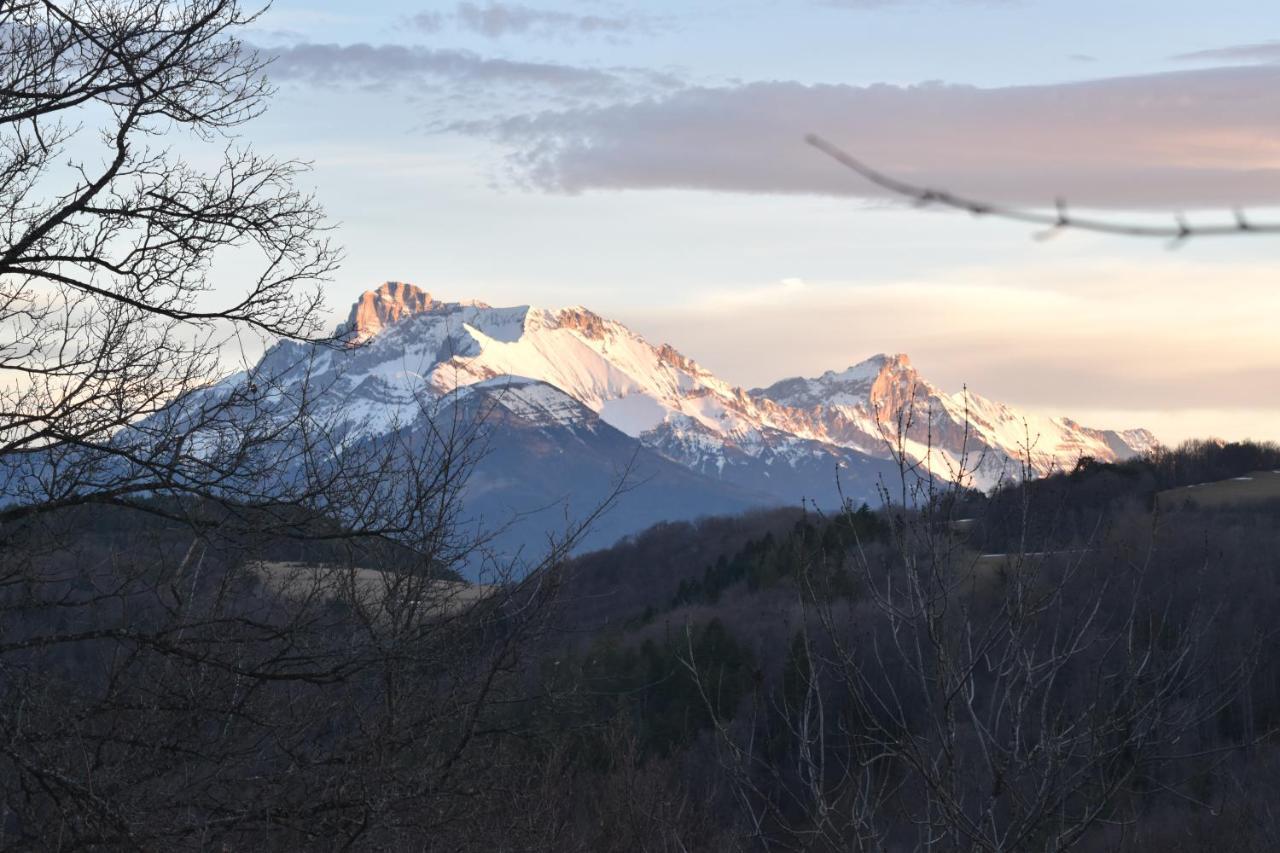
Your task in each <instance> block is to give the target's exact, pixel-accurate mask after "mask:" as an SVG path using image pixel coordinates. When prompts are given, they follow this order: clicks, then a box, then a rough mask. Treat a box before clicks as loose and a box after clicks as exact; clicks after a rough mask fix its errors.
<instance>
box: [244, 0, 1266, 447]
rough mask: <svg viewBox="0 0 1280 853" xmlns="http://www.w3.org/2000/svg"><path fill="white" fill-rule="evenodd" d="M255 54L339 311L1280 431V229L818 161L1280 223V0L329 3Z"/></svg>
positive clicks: (296, 14)
mask: <svg viewBox="0 0 1280 853" xmlns="http://www.w3.org/2000/svg"><path fill="white" fill-rule="evenodd" d="M246 38H247V39H248V40H250V41H252V42H254V43H256V44H259V45H262V46H264V47H265V48H269V49H270V50H271V51H272V52H276V53H279V54H280V59H279V60H278V61H277V65H276V66H275V70H274V72H273V76H274V77H275V79H276V80H277V82H278V85H279V87H280V91H279V93H278V96H277V97H276V99H275V102H274V104H273V106H272V109H271V111H270V112H269V113H268V114H267V115H266V116H265V117H263V118H262V119H260V120H259V121H258V122H257V123H256V124H255V125H253V126H252V127H251V128H250V129H249V130H248V133H249V134H250V135H251V136H252V137H253V138H254V139H255V141H256V142H257V144H258V145H259V146H260V147H262V148H265V149H268V150H270V151H272V152H275V153H280V154H285V155H290V156H297V157H302V158H305V159H309V160H312V161H314V163H315V171H314V173H313V174H312V176H311V177H312V179H313V181H314V183H315V187H316V189H317V191H318V193H319V194H320V196H321V198H322V200H323V201H324V203H325V205H326V207H327V208H328V210H329V211H330V213H331V215H332V216H333V218H334V219H335V220H336V221H338V222H339V223H340V228H339V230H338V232H337V237H338V239H339V240H340V241H341V242H342V243H343V244H344V245H345V246H346V248H347V255H348V259H347V262H346V264H345V266H344V268H343V270H342V272H341V273H340V275H339V277H338V280H337V281H336V282H335V283H334V285H333V286H332V288H331V290H330V303H331V305H332V306H333V309H334V313H335V316H336V315H337V314H340V313H342V312H343V311H344V310H345V307H346V305H348V304H349V303H350V302H351V301H352V300H353V299H354V298H355V296H356V294H357V293H358V292H359V291H361V290H363V289H366V288H367V287H370V286H373V285H374V284H376V283H377V282H379V281H382V280H385V279H390V278H398V279H404V280H409V281H414V282H417V283H419V284H421V285H423V286H425V287H427V288H428V289H430V290H431V291H432V292H433V293H436V294H437V295H438V296H440V297H442V298H479V299H484V300H486V301H489V302H492V303H495V304H518V303H536V304H569V303H581V304H585V305H587V306H588V307H592V308H594V309H596V310H598V311H600V312H602V313H606V314H609V315H611V316H614V317H616V318H618V319H620V320H622V321H624V322H627V323H629V324H631V325H633V326H634V327H636V328H637V329H638V330H640V331H641V332H642V333H644V334H646V335H647V336H649V337H651V338H654V339H660V340H669V341H670V342H671V343H673V344H675V345H676V346H677V347H678V348H680V349H681V350H683V351H684V352H686V353H687V354H688V355H690V356H692V357H694V358H695V359H697V360H699V361H701V362H702V363H704V364H706V365H707V366H708V367H710V368H711V369H713V370H715V371H717V372H718V373H720V374H722V375H724V376H725V377H726V378H728V379H730V380H732V381H735V382H739V383H742V384H745V385H749V386H750V385H762V384H767V383H770V382H773V381H775V380H777V379H779V378H781V377H782V376H784V375H790V374H795V373H818V372H821V371H822V370H825V369H828V368H839V367H843V366H845V365H847V364H849V363H852V362H854V361H858V360H860V359H862V358H863V357H865V356H868V355H870V354H872V353H875V352H878V351H882V350H892V351H905V352H908V353H910V354H911V355H912V357H913V359H914V361H915V362H916V363H917V365H918V366H919V367H920V368H921V370H922V372H923V373H924V374H925V375H926V376H929V377H931V378H933V379H935V381H938V382H940V383H941V384H943V385H945V386H947V387H949V388H951V389H953V390H954V389H957V388H958V387H959V385H960V384H962V383H967V384H968V385H969V386H970V387H972V388H974V389H975V390H977V391H979V392H981V393H985V394H987V395H988V396H992V397H996V398H999V399H1004V400H1006V401H1008V402H1011V403H1015V404H1020V405H1024V406H1027V407H1029V408H1033V409H1036V410H1038V411H1045V412H1048V413H1052V414H1069V415H1071V416H1073V417H1076V418H1078V419H1079V420H1081V421H1084V422H1086V423H1092V424H1093V425H1097V426H1106V427H1126V426H1138V425H1142V426H1149V427H1151V428H1152V429H1155V430H1156V431H1157V434H1159V435H1160V436H1161V437H1163V438H1166V439H1167V440H1177V439H1180V438H1182V437H1185V436H1188V435H1193V434H1208V433H1213V434H1217V435H1223V436H1227V437H1242V436H1246V435H1252V436H1255V437H1266V438H1280V319H1278V318H1280V296H1277V293H1280V287H1276V286H1275V285H1276V284H1278V283H1280V281H1277V279H1280V240H1274V239H1273V240H1267V239H1262V238H1258V239H1253V240H1239V239H1229V240H1221V241H1219V242H1210V241H1207V240H1206V241H1203V242H1194V241H1193V242H1192V243H1190V244H1189V245H1186V246H1183V247H1182V248H1180V249H1179V250H1177V251H1176V252H1170V251H1167V250H1166V249H1165V248H1163V247H1162V246H1161V245H1160V244H1158V243H1140V242H1130V241H1125V240H1117V239H1107V238H1100V237H1094V236H1089V235H1082V234H1075V235H1065V236H1063V237H1061V238H1059V239H1057V240H1054V241H1050V242H1048V243H1042V242H1036V241H1033V240H1031V239H1030V237H1029V233H1028V230H1027V229H1026V228H1023V227H1019V226H1012V225H1007V224H1001V223H995V222H975V221H970V220H969V219H968V218H967V217H963V216H958V215H946V214H941V213H931V212H921V211H917V210H912V209H904V208H901V207H900V206H899V205H897V204H895V203H893V202H890V201H888V200H886V199H883V198H879V197H876V196H875V195H874V194H873V193H870V192H869V188H867V187H865V186H863V185H861V184H858V183H857V182H856V181H855V180H854V179H853V178H852V177H851V176H849V175H847V174H845V173H842V172H841V170H840V169H839V168H838V167H836V166H835V165H833V164H831V163H829V162H826V161H824V160H823V159H822V157H821V155H819V154H817V153H816V152H813V151H812V150H810V149H808V148H806V147H805V146H804V145H803V143H802V142H801V137H802V136H803V135H804V134H805V133H806V132H809V131H818V132H822V133H824V134H826V135H828V136H830V137H831V138H832V139H833V140H835V141H837V142H838V143H840V144H843V145H846V146H848V147H850V148H851V149H852V150H855V151H856V152H858V153H860V154H862V155H863V156H865V157H867V158H868V159H871V160H873V161H874V162H876V163H878V164H881V165H884V166H886V167H888V168H890V169H892V170H894V171H896V172H899V173H907V174H912V175H915V176H917V177H918V178H920V179H922V180H923V179H931V180H933V181H935V182H937V181H941V182H945V183H946V184H947V185H948V186H953V187H956V188H959V189H964V190H968V191H971V192H976V193H979V194H985V195H990V196H993V197H995V198H999V199H1012V200H1015V201H1020V202H1025V203H1032V202H1042V201H1043V202H1048V201H1051V200H1052V199H1053V197H1054V196H1055V195H1058V194H1060V193H1062V194H1066V195H1067V196H1068V198H1069V200H1072V201H1073V203H1078V204H1082V205H1085V204H1089V205H1096V206H1099V207H1104V208H1106V209H1107V210H1108V211H1109V212H1111V213H1118V212H1119V211H1123V210H1125V209H1127V208H1142V209H1146V210H1173V209H1189V210H1192V211H1198V210H1204V211H1209V212H1198V213H1193V214H1192V215H1193V216H1197V217H1204V218H1213V217H1214V216H1217V215H1219V214H1216V213H1213V212H1212V211H1221V210H1225V209H1228V208H1229V207H1230V206H1231V205H1233V204H1237V203H1239V204H1242V205H1248V206H1249V208H1250V210H1251V211H1255V213H1254V214H1253V215H1255V216H1257V217H1259V218H1262V217H1264V216H1266V214H1267V213H1268V212H1271V211H1269V206H1274V205H1280V86H1278V85H1276V84H1277V83H1280V65H1277V60H1280V47H1277V46H1276V45H1275V44H1272V43H1270V42H1271V40H1272V39H1280V12H1277V11H1276V10H1275V8H1274V5H1273V4H1270V3H1264V2H1243V0H1225V2H1218V3H1215V4H1212V5H1209V4H1192V3H1172V4H1171V3H1168V2H1164V3H1157V2H1147V0H1139V1H1138V2H1134V0H1126V2H1123V3H1117V2H1114V0H1113V2H1097V1H1096V0H1087V2H1080V1H1079V0H1077V2H1035V0H1023V2H1019V0H986V2H981V0H919V2H911V0H896V2H895V0H882V2H857V0H845V2H840V0H827V2H822V0H813V2H780V0H774V2H770V0H757V2H740V3H733V2H684V3H672V2H649V3H644V4H639V3H627V2H603V0H601V2H589V0H579V1H578V2H572V0H560V2H552V0H528V2H521V3H501V4H494V3H489V2H483V3H472V4H468V3H458V2H448V3H440V2H437V3H414V2H401V0H395V2H388V0H374V2H365V3H361V4H353V3H350V2H332V0H328V2H311V3H298V2H286V3H278V4H277V5H276V6H275V7H274V8H273V9H272V10H271V12H270V13H268V15H267V16H266V17H264V19H263V20H262V21H261V22H259V24H258V26H257V27H256V28H255V29H254V30H253V31H251V32H250V33H247V34H246ZM1205 51H1209V52H1210V53H1208V54H1203V55H1200V56H1191V57H1187V56H1186V55H1187V54H1197V53H1202V52H1205ZM878 84H883V85H878ZM1272 131H1274V133H1273V132H1272ZM1276 215H1277V216H1280V212H1278V213H1276ZM226 275H227V276H229V277H233V276H234V275H235V269H234V267H227V268H226Z"/></svg>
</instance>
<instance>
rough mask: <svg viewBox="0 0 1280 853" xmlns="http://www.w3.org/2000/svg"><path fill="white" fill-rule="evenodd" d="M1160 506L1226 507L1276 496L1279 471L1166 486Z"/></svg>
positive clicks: (1166, 507)
mask: <svg viewBox="0 0 1280 853" xmlns="http://www.w3.org/2000/svg"><path fill="white" fill-rule="evenodd" d="M1158 498H1159V501H1160V505H1161V506H1162V507H1164V508H1165V509H1175V508H1177V507H1180V506H1182V505H1183V504H1185V503H1191V504H1195V505H1197V506H1202V507H1217V506H1230V505H1232V504H1245V503H1253V502H1256V501H1265V500H1272V499H1276V498H1280V471H1253V472H1251V473H1249V474H1246V475H1244V476H1243V477H1233V478H1232V479H1230V480H1218V481H1216V482H1212V483H1197V484H1196V485H1194V486H1182V487H1180V488H1177V489H1166V490H1165V491H1163V492H1160V494H1159V495H1158Z"/></svg>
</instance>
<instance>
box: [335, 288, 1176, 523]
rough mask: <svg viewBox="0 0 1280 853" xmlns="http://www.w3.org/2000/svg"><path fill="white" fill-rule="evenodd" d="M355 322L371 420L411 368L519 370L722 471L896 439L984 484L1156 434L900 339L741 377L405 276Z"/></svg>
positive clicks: (587, 320)
mask: <svg viewBox="0 0 1280 853" xmlns="http://www.w3.org/2000/svg"><path fill="white" fill-rule="evenodd" d="M350 326H351V328H353V329H354V330H355V331H356V333H357V336H358V337H359V339H360V340H362V341H367V342H368V343H367V344H366V346H364V347H362V348H360V349H358V350H354V351H351V352H350V353H348V354H345V355H343V354H339V355H337V356H335V363H334V364H333V368H334V369H335V370H338V369H339V368H342V369H343V370H344V371H345V377H344V381H343V382H342V383H341V384H342V385H343V386H344V387H345V388H346V389H347V393H349V394H350V396H351V398H352V399H349V400H348V401H346V403H345V405H348V406H349V407H350V409H351V411H353V412H354V413H359V415H360V416H361V417H365V418H367V419H368V425H367V428H368V429H373V430H376V429H377V428H378V424H379V423H380V422H381V423H385V422H386V415H387V408H388V407H391V408H394V407H395V402H394V401H395V400H396V399H397V398H398V397H400V396H401V394H402V392H403V391H404V389H405V388H406V387H407V386H406V382H408V381H409V378H410V377H421V378H423V379H425V380H426V381H428V382H429V383H430V385H431V386H432V387H433V388H434V389H435V390H436V391H437V392H445V391H449V390H452V389H453V388H455V387H458V386H468V385H473V384H476V383H488V384H490V385H492V384H494V383H499V384H500V382H501V380H502V378H503V377H519V378H525V379H534V380H538V381H541V382H545V383H547V384H548V385H550V386H552V387H554V388H556V389H559V390H560V391H561V392H563V393H564V394H566V395H567V396H569V397H571V398H572V399H574V400H576V401H577V402H579V403H581V404H582V405H583V406H585V407H586V408H587V409H589V410H590V411H592V412H594V413H595V414H596V415H598V416H599V418H600V419H601V420H602V421H604V422H605V423H606V424H608V425H610V426H612V427H615V428H616V429H618V430H620V431H621V432H623V433H625V434H627V435H629V436H632V437H634V438H638V439H640V441H641V442H642V443H643V444H645V445H646V446H649V447H652V448H654V449H656V450H658V451H659V452H660V453H662V454H663V455H665V456H668V457H669V458H671V459H673V460H674V461H677V462H680V463H681V464H683V465H686V466H687V467H690V468H693V469H695V470H699V471H703V472H704V473H712V472H717V473H723V472H724V470H725V468H726V467H732V465H733V460H734V459H735V458H737V459H739V460H744V459H760V458H763V457H766V456H767V457H769V458H770V459H772V460H773V461H772V462H771V463H770V464H774V465H777V464H783V465H792V466H794V465H796V464H799V463H800V462H801V461H802V460H804V459H806V458H808V459H812V458H822V457H823V456H824V455H831V454H835V455H836V456H842V455H844V453H843V452H844V451H849V450H852V451H855V452H857V453H859V454H863V455H866V456H870V457H873V458H881V459H884V458H889V457H890V456H891V455H892V452H893V451H894V450H895V449H897V448H899V447H900V448H901V449H902V450H903V451H905V452H906V453H907V454H908V456H910V457H911V458H912V459H913V460H914V461H920V462H923V463H925V464H927V466H928V467H929V468H930V469H931V470H933V471H934V472H935V473H937V474H939V475H944V476H945V475H948V474H950V473H951V472H953V471H959V470H960V469H961V462H962V460H963V461H964V463H965V464H964V469H965V470H970V469H973V468H975V467H976V468H977V472H976V474H975V476H974V481H975V484H976V485H990V484H991V483H992V482H994V481H995V479H997V478H998V477H1000V476H1002V475H1003V476H1017V475H1018V474H1020V472H1021V468H1022V466H1023V464H1026V465H1028V466H1029V467H1030V469H1031V470H1032V471H1033V472H1035V473H1037V474H1043V473H1046V472H1048V471H1051V470H1053V469H1055V468H1070V467H1071V466H1073V465H1075V463H1076V461H1077V460H1079V459H1080V457H1082V456H1092V457H1093V458H1095V459H1098V460H1100V461H1109V460H1115V459H1119V458H1123V457H1126V456H1130V455H1133V454H1134V453H1139V452H1142V451H1144V450H1147V449H1149V448H1151V447H1153V446H1154V445H1155V438H1154V437H1153V436H1152V435H1151V434H1150V433H1149V432H1146V431H1145V430H1130V431H1125V432H1116V431H1111V430H1097V429H1090V428H1087V427H1083V426H1081V425H1079V424H1077V423H1076V422H1074V421H1072V420H1069V419H1067V418H1047V417H1043V416H1040V415H1033V414H1027V413H1023V412H1019V411H1017V410H1015V409H1013V408H1011V407H1009V406H1006V405H1004V404H1002V403H998V402H995V401H992V400H988V399H987V398H985V397H982V396H980V395H978V394H974V393H972V392H964V393H959V394H950V393H947V392H945V391H943V390H941V389H939V388H938V387H937V386H935V385H933V384H932V383H930V382H929V381H928V380H926V379H925V378H923V377H921V376H920V375H919V373H918V372H917V371H916V369H915V367H914V366H913V365H912V364H911V362H910V360H909V359H908V358H907V356H906V355H902V354H897V355H883V354H882V355H876V356H873V357H871V358H869V359H866V360H865V361H862V362H859V363H857V364H854V365H853V366H852V367H849V368H848V369H846V370H843V371H841V372H834V371H828V372H827V373H824V374H823V375H821V376H819V377H816V378H812V379H806V378H792V379H784V380H782V381H779V382H777V383H775V384H773V385H771V386H769V387H767V388H760V389H755V390H752V391H746V390H744V389H741V388H737V387H734V386H732V385H730V384H729V383H727V382H725V381H723V380H721V379H719V378H717V377H716V376H714V375H713V374H712V373H710V372H709V371H707V370H706V369H704V368H702V367H701V366H699V365H698V364H697V362H695V361H694V360H693V359H691V358H688V357H686V356H684V355H682V354H681V353H679V352H678V351H677V350H675V349H674V348H672V347H671V346H670V345H667V344H662V345H658V346H655V345H653V344H650V343H649V342H648V341H646V340H645V339H644V338H642V337H641V336H639V335H637V334H636V333H634V332H632V331H631V330H630V329H628V328H627V327H625V326H623V325H622V324H621V323H617V322H615V321H613V320H608V319H606V318H603V317H600V316H599V315H597V314H595V313H593V312H591V311H590V310H588V309H586V308H582V307H572V308H564V309H554V310H553V309H544V308H531V307H528V306H520V307H514V308H491V307H489V306H487V305H483V304H481V303H450V302H439V301H436V300H433V299H432V298H431V296H430V295H428V294H427V293H425V292H423V291H422V290H419V289H418V288H416V287H414V286H413V285H410V284H403V283H398V282H391V283H388V284H385V285H383V286H382V287H380V288H378V289H377V290H374V291H369V292H367V293H365V294H363V295H362V296H361V297H360V300H359V301H358V302H357V303H356V305H355V306H354V307H353V308H352V319H351V321H350ZM343 361H345V362H346V363H345V364H341V363H340V362H343ZM413 381H420V380H416V379H415V380H413ZM352 404H354V405H352ZM813 493H814V492H811V494H813ZM787 497H792V496H787Z"/></svg>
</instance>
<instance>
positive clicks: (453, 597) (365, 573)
mask: <svg viewBox="0 0 1280 853" xmlns="http://www.w3.org/2000/svg"><path fill="white" fill-rule="evenodd" d="M249 568H250V569H251V570H252V571H254V572H256V573H257V575H258V576H259V577H261V578H262V581H263V583H264V584H265V585H266V587H267V588H268V589H270V590H272V591H273V592H276V593H280V594H282V595H285V596H287V597H289V598H292V599H295V600H305V599H328V600H338V601H345V602H348V603H358V604H359V605H361V606H363V607H369V608H372V609H373V610H375V611H388V612H389V611H391V610H395V609H399V608H398V607H396V606H395V605H404V604H408V605H410V606H412V607H414V608H416V609H417V610H419V612H420V613H421V615H423V616H426V617H440V616H449V615H452V614H455V613H458V612H460V611H462V610H464V609H466V608H468V607H471V606H473V605H474V604H476V603H478V602H480V601H483V600H484V599H486V598H488V597H489V596H491V595H492V594H493V593H494V590H495V588H494V587H492V586H486V585H483V584H470V583H464V582H462V581H450V580H432V579H428V578H421V577H415V576H413V575H405V574H400V573H397V572H388V571H382V570H380V569H370V568H364V567H359V566H351V567H347V566H332V565H320V564H314V563H281V562H254V563H250V564H249Z"/></svg>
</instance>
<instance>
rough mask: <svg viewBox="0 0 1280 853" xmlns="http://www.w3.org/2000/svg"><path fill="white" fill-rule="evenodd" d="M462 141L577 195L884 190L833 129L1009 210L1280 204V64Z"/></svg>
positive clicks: (746, 89) (538, 125)
mask: <svg viewBox="0 0 1280 853" xmlns="http://www.w3.org/2000/svg"><path fill="white" fill-rule="evenodd" d="M459 129H462V130H466V131H470V132H484V133H490V134H493V135H495V136H496V137H497V138H498V139H500V140H501V141H503V142H505V143H506V144H508V145H510V146H511V147H512V156H511V163H512V166H513V169H514V172H515V175H516V177H517V179H518V180H520V181H523V182H525V183H528V184H530V185H533V186H535V187H538V188H541V189H545V190H550V191H556V192H568V193H576V192H581V191H585V190H595V189H656V188H683V189H702V190H713V191H728V192H749V193H819V194H834V195H854V196H875V195H877V194H878V191H877V190H876V189H875V188H874V187H871V186H869V185H868V184H866V183H865V182H863V181H861V180H859V179H858V178H857V177H856V176H854V175H852V174H849V173H846V172H844V171H842V170H841V169H840V167H838V166H836V165H835V164H833V163H832V162H831V161H830V160H829V159H827V158H825V157H823V156H821V155H820V154H818V153H816V152H815V151H814V150H813V149H811V148H809V147H808V146H806V145H804V144H803V142H802V137H803V136H804V134H806V133H809V132H814V133H818V134H820V135H822V136H824V137H825V138H827V139H830V140H832V141H833V142H835V143H837V144H838V145H841V146H843V147H845V148H847V149H848V150H850V151H851V152H853V153H854V154H855V155H856V156H858V157H860V158H861V159H863V160H864V161H866V162H868V163H871V164H872V165H874V166H876V167H877V168H880V169H882V170H885V171H888V172H889V173H891V174H895V175H897V176H899V177H902V178H904V179H907V180H910V181H912V182H914V183H922V184H928V185H934V186H938V187H942V188H946V189H950V190H953V191H956V192H964V193H969V194H973V195H977V196H979V197H984V198H989V199H991V200H993V201H995V200H998V201H1007V202H1015V203H1022V204H1038V205H1043V204H1049V203H1052V201H1053V199H1055V198H1057V197H1063V198H1065V199H1066V200H1067V201H1068V202H1070V203H1071V204H1073V205H1079V206H1098V207H1152V208H1197V207H1222V206H1226V207H1234V206H1256V205H1268V204H1275V203H1280V67H1278V66H1255V67H1237V68H1212V69H1203V70H1195V71H1182V72H1176V73H1165V74H1153V75H1146V76H1137V77H1124V78H1113V79H1102V80H1093V81H1087V82H1077V83H1065V84H1056V85H1040V86H1016V87H1007V88H988V89H984V88H977V87H973V86H961V85H949V84H942V83H936V84H935V83H930V84H923V85H917V86H897V85H887V84H879V85H870V86H851V85H803V84H800V83H794V82H757V83H749V84H744V85H740V86H732V87H720V88H688V89H683V90H680V91H677V92H674V93H672V94H669V95H666V96H662V97H657V98H653V99H650V100H646V101H641V102H634V103H625V104H615V105H610V106H600V107H589V108H581V109H568V110H562V111H552V112H543V113H539V114H532V115H525V116H518V117H513V118H509V119H506V120H504V121H501V122H497V123H490V124H487V125H483V126H480V125H471V126H466V127H461V128H459Z"/></svg>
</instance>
